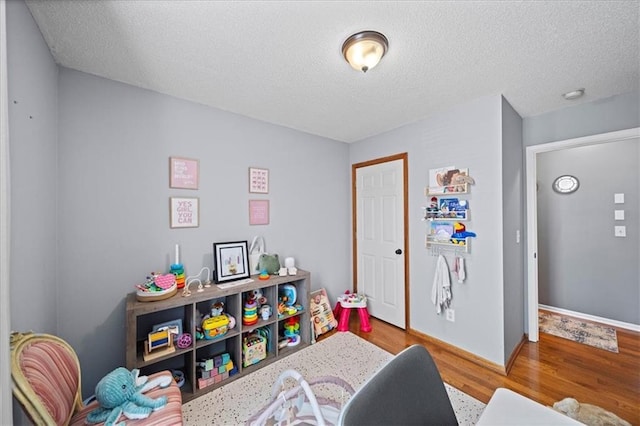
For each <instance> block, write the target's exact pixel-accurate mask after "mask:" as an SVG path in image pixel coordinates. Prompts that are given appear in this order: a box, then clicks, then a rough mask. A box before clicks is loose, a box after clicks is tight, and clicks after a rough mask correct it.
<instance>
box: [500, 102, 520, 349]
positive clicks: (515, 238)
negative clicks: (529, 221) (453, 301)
mask: <svg viewBox="0 0 640 426" xmlns="http://www.w3.org/2000/svg"><path fill="white" fill-rule="evenodd" d="M523 158H524V154H523V146H522V118H521V117H520V115H519V114H518V113H517V112H516V111H515V110H514V109H513V107H512V106H511V105H510V104H509V102H507V100H506V99H504V98H502V229H503V234H502V250H503V252H502V257H503V274H504V295H503V297H504V301H503V303H504V359H505V361H507V360H508V359H509V357H510V356H511V354H512V353H513V350H514V349H515V348H516V346H517V345H518V344H519V343H520V341H521V340H522V337H523V334H524V333H523V324H524V312H525V305H524V294H525V291H524V289H525V272H524V256H525V254H524V253H525V245H524V241H523V238H522V235H523V233H524V230H525V224H524V210H523V208H522V206H523V198H524V195H523V194H524V183H523V180H524V179H523V174H524V167H523ZM496 213H500V211H499V210H496Z"/></svg>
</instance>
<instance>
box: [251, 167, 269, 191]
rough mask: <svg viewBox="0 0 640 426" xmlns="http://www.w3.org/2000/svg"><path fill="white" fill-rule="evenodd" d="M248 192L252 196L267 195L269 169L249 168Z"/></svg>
mask: <svg viewBox="0 0 640 426" xmlns="http://www.w3.org/2000/svg"><path fill="white" fill-rule="evenodd" d="M249 192H250V193H253V194H268V193H269V169H263V168H260V167H249Z"/></svg>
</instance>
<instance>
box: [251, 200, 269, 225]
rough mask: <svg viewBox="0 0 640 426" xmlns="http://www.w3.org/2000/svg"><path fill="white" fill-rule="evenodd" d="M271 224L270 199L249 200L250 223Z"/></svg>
mask: <svg viewBox="0 0 640 426" xmlns="http://www.w3.org/2000/svg"><path fill="white" fill-rule="evenodd" d="M268 224H269V200H249V225H268Z"/></svg>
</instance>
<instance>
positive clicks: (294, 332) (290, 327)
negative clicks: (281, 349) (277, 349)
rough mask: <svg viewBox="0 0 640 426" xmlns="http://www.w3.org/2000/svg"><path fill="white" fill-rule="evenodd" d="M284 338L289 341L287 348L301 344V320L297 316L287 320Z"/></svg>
mask: <svg viewBox="0 0 640 426" xmlns="http://www.w3.org/2000/svg"><path fill="white" fill-rule="evenodd" d="M284 337H285V338H286V339H287V346H296V345H297V344H298V343H300V319H299V318H298V317H297V316H296V317H290V318H287V320H286V321H285V322H284Z"/></svg>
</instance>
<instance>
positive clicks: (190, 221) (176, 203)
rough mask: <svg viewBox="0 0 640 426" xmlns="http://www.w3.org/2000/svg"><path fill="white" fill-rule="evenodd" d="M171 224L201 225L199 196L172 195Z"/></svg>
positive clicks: (180, 225) (181, 226)
mask: <svg viewBox="0 0 640 426" xmlns="http://www.w3.org/2000/svg"><path fill="white" fill-rule="evenodd" d="M169 226H170V227H171V228H197V227H198V226H200V200H199V199H198V198H197V197H170V198H169Z"/></svg>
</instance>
